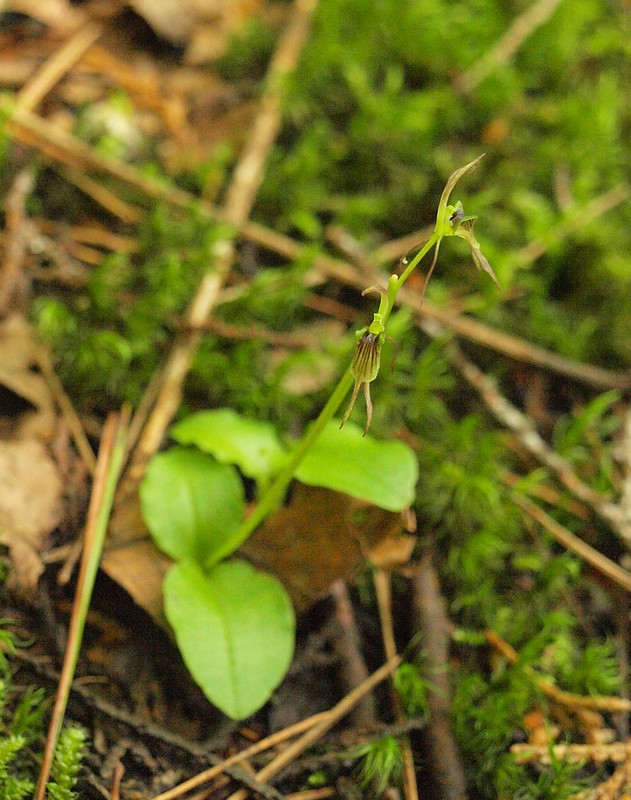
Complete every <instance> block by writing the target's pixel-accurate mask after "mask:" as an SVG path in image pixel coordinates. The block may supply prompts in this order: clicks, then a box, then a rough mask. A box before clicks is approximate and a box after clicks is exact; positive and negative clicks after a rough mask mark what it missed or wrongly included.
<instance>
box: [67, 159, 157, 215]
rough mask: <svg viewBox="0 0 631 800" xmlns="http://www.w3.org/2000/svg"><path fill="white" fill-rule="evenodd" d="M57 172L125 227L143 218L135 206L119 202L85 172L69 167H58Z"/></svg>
mask: <svg viewBox="0 0 631 800" xmlns="http://www.w3.org/2000/svg"><path fill="white" fill-rule="evenodd" d="M57 171H58V172H59V174H60V175H61V176H62V178H64V179H65V180H67V181H68V183H71V184H72V185H73V186H76V187H77V189H79V190H80V191H82V192H83V194H85V195H87V196H88V197H90V198H91V199H92V200H94V202H95V203H98V204H99V205H100V206H101V207H102V208H104V209H105V210H106V211H109V213H110V214H113V215H114V216H115V217H118V218H119V219H120V220H121V221H122V222H125V223H126V224H127V225H135V224H136V223H137V222H140V220H141V219H142V218H143V215H144V212H143V211H141V210H140V209H139V208H136V206H132V205H131V203H126V202H125V201H124V200H121V198H120V197H119V196H118V195H117V194H116V193H115V192H113V191H112V190H111V189H108V188H107V186H103V184H101V183H99V182H98V181H95V180H94V178H91V177H90V176H89V175H86V174H85V172H82V171H81V170H78V169H75V168H74V167H70V166H66V167H63V166H59V167H57Z"/></svg>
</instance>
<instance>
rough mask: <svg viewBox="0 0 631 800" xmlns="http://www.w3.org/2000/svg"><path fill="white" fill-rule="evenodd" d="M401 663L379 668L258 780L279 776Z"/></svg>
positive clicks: (237, 795)
mask: <svg viewBox="0 0 631 800" xmlns="http://www.w3.org/2000/svg"><path fill="white" fill-rule="evenodd" d="M400 663H401V658H400V657H399V656H395V658H393V659H390V661H386V663H385V664H383V665H382V666H381V667H379V669H378V670H377V671H376V672H373V674H372V675H371V676H370V677H369V678H367V679H366V680H365V681H364V683H362V684H360V685H359V686H357V687H356V688H355V689H353V691H352V692H349V693H348V694H347V695H346V697H343V698H342V699H341V700H340V702H339V703H337V704H336V705H335V706H333V708H332V709H331V710H330V711H328V712H327V715H326V717H325V718H324V719H323V720H322V722H320V723H318V724H317V725H314V726H313V727H312V728H311V729H310V730H308V731H307V733H305V734H303V736H301V737H300V739H298V740H297V741H296V742H294V743H293V744H291V745H289V747H287V748H286V749H285V750H283V752H282V753H280V755H278V756H276V758H274V759H273V760H272V761H270V762H269V764H267V765H266V766H265V767H263V769H261V770H259V772H257V773H256V778H257V780H261V781H266V780H268V779H269V778H272V777H273V776H274V775H277V774H278V773H279V772H280V771H281V770H282V769H284V768H285V767H286V766H287V765H288V764H290V763H291V762H292V761H294V760H295V759H296V758H297V757H298V756H299V755H300V754H301V753H302V752H303V751H304V750H306V749H307V747H310V746H311V745H312V744H314V743H315V742H317V741H318V739H320V738H321V737H322V736H324V734H325V733H326V732H327V731H328V730H329V729H330V728H332V727H333V726H334V725H335V724H336V722H339V720H340V719H342V718H343V717H345V716H346V714H348V712H349V711H350V710H351V709H352V708H353V707H354V706H355V705H356V704H357V703H358V702H359V701H360V700H361V698H362V697H364V695H365V694H367V693H368V692H371V691H372V690H373V689H374V688H375V686H377V685H378V684H379V683H381V681H383V680H385V678H387V677H388V676H389V675H392V673H393V672H394V671H395V670H396V668H397V667H398V666H399V664H400ZM246 797H247V791H245V790H243V789H239V791H237V792H234V793H233V794H231V795H230V797H229V798H228V800H245V798H246Z"/></svg>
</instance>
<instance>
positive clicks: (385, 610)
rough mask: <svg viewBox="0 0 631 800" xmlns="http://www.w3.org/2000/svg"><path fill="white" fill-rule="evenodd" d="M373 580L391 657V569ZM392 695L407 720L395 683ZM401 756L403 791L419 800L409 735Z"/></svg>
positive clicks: (399, 717) (397, 713)
mask: <svg viewBox="0 0 631 800" xmlns="http://www.w3.org/2000/svg"><path fill="white" fill-rule="evenodd" d="M373 582H374V584H375V593H376V596H377V606H378V609H379V621H380V623H381V636H382V638H383V648H384V652H385V654H386V658H388V659H391V658H393V657H394V656H395V654H396V652H397V646H396V642H395V638H394V623H393V620H392V582H391V576H390V573H389V571H387V570H385V569H384V568H383V567H379V566H377V567H375V570H374V572H373ZM390 696H391V702H392V706H393V708H394V718H395V720H396V721H397V723H403V722H405V714H404V713H403V709H402V707H401V702H400V700H399V696H398V695H397V692H396V689H395V688H394V685H393V684H391V686H390ZM401 758H402V761H403V791H404V793H405V797H406V800H418V796H419V795H418V785H417V782H416V769H415V767H414V754H413V753H412V746H411V744H410V738H409V736H404V737H401Z"/></svg>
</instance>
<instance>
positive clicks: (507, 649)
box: [485, 630, 631, 712]
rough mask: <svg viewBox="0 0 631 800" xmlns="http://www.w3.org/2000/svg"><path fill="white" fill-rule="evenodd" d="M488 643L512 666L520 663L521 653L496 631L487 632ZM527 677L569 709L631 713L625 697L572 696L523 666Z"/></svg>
mask: <svg viewBox="0 0 631 800" xmlns="http://www.w3.org/2000/svg"><path fill="white" fill-rule="evenodd" d="M485 635H486V640H487V642H488V643H489V644H490V645H491V646H492V647H494V648H495V649H496V650H498V651H499V652H500V653H501V654H502V655H503V656H504V658H505V659H506V660H507V661H508V662H509V663H511V664H517V662H518V661H519V653H518V652H517V651H516V650H515V649H514V648H512V647H511V646H510V645H509V644H508V642H506V641H504V639H502V637H501V636H500V635H499V634H497V633H496V632H495V631H491V630H487V631H486V634H485ZM522 669H523V671H524V673H525V674H526V675H528V676H529V677H530V678H531V679H532V680H533V681H534V682H535V683H536V684H537V686H538V687H539V689H540V691H541V693H542V694H545V695H546V697H549V698H550V700H554V702H556V703H559V704H560V705H562V706H565V707H566V708H569V709H581V708H589V709H593V710H594V711H612V712H628V711H631V700H626V699H625V698H623V697H603V696H601V695H590V696H589V697H585V696H583V695H580V694H572V693H571V692H564V691H563V690H562V689H558V688H557V687H556V686H554V685H553V684H551V683H549V682H548V681H546V680H544V679H543V678H541V677H540V676H539V675H537V673H536V672H535V671H534V669H532V667H530V666H528V665H524V666H522Z"/></svg>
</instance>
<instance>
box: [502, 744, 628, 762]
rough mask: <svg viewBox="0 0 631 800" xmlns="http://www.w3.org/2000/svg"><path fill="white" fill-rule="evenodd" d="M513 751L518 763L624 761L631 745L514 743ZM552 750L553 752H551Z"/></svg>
mask: <svg viewBox="0 0 631 800" xmlns="http://www.w3.org/2000/svg"><path fill="white" fill-rule="evenodd" d="M510 750H511V753H514V754H515V755H516V756H517V759H516V761H517V763H518V764H527V763H528V762H530V761H540V762H541V763H542V764H550V763H551V761H552V759H553V758H554V759H559V760H562V761H575V762H579V763H580V762H582V761H593V762H594V763H596V764H602V763H603V762H604V761H614V762H618V763H620V762H623V761H625V760H626V759H627V756H628V751H629V745H628V743H627V742H612V743H610V744H555V745H552V746H550V745H545V746H541V747H538V746H535V745H532V744H513V745H511V749H510ZM551 751H552V752H551Z"/></svg>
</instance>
